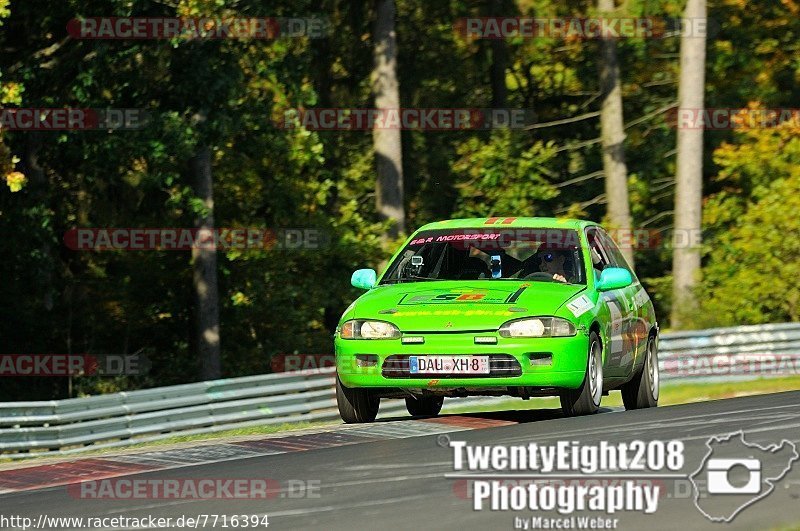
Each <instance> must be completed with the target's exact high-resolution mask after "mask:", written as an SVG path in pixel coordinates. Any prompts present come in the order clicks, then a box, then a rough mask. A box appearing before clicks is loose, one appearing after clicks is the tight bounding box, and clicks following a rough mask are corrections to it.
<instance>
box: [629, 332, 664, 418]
mask: <svg viewBox="0 0 800 531" xmlns="http://www.w3.org/2000/svg"><path fill="white" fill-rule="evenodd" d="M645 356H646V358H645V360H644V365H643V366H642V370H641V371H639V374H638V375H636V376H634V377H633V380H631V381H630V382H628V383H626V384H625V385H623V386H622V389H621V390H622V403H623V404H625V409H626V410H631V409H644V408H646V407H656V406H657V405H658V393H659V385H660V381H659V380H660V378H659V374H658V349H657V348H656V338H655V337H654V336H650V337H649V338H648V340H647V351H646V352H645Z"/></svg>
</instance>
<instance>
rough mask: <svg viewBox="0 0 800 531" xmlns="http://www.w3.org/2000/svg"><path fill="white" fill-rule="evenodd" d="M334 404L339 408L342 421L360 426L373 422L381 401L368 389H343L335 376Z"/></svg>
mask: <svg viewBox="0 0 800 531" xmlns="http://www.w3.org/2000/svg"><path fill="white" fill-rule="evenodd" d="M336 404H337V405H338V406H339V416H341V417H342V420H343V421H345V422H346V423H347V424H360V423H362V422H372V421H373V420H375V417H376V416H378V408H379V407H380V405H381V399H380V397H378V396H376V395H375V394H374V393H372V392H371V391H370V390H369V389H351V388H349V387H345V386H344V385H342V381H341V380H339V377H338V376H337V377H336Z"/></svg>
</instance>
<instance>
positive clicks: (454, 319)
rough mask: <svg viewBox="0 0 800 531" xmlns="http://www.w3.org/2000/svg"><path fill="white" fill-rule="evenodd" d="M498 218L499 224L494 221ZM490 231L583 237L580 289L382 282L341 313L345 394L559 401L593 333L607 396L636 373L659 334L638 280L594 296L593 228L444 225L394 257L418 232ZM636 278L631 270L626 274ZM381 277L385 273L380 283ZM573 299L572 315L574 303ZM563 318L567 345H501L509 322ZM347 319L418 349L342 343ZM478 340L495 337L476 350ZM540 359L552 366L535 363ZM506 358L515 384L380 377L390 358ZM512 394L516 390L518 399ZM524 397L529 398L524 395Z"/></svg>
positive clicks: (524, 283)
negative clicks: (389, 330)
mask: <svg viewBox="0 0 800 531" xmlns="http://www.w3.org/2000/svg"><path fill="white" fill-rule="evenodd" d="M495 220H500V221H499V222H498V221H495ZM496 223H500V224H502V229H503V230H508V229H526V228H535V229H572V230H574V231H576V232H577V233H578V235H579V238H580V250H581V253H582V256H583V266H584V269H585V271H584V278H585V279H586V282H585V284H568V283H561V282H541V281H530V280H516V279H503V280H501V281H500V280H496V279H480V280H433V281H423V282H403V283H396V284H380V281H381V278H378V282H377V283H376V285H375V286H374V287H372V288H371V289H369V290H368V291H367V292H366V293H364V294H363V295H361V296H360V297H359V298H358V299H357V300H356V301H354V302H353V304H351V305H350V307H349V308H347V310H346V311H345V312H344V314H343V315H342V318H341V320H340V322H339V326H338V327H337V330H336V334H335V336H334V343H335V351H336V369H337V373H338V376H339V379H340V380H341V382H342V384H343V385H344V386H346V387H348V388H370V389H374V390H376V392H377V391H378V390H379V389H384V390H386V391H387V395H388V394H390V393H388V391H389V390H397V389H401V388H404V389H419V390H428V391H432V392H443V394H447V393H446V391H448V390H457V389H460V390H462V393H463V392H464V391H465V390H466V394H481V392H480V390H481V389H482V388H487V389H489V388H491V389H493V390H500V391H502V390H503V388H505V389H506V390H508V391H509V392H508V393H502V392H500V393H498V394H515V392H516V393H519V389H522V388H524V389H528V390H529V391H528V392H527V393H530V394H531V395H536V394H543V395H546V394H558V390H562V389H576V388H578V387H580V386H581V384H582V382H583V380H584V376H585V374H586V370H587V358H588V350H589V334H590V331H596V332H597V334H598V335H599V337H600V339H601V342H602V346H603V348H602V359H603V373H604V379H603V388H604V391H606V392H607V391H608V390H610V389H614V388H617V387H619V386H620V385H622V384H624V383H625V382H627V381H628V380H630V379H631V378H632V377H633V375H634V374H636V373H637V372H638V371H640V370H641V369H642V364H643V360H644V358H645V357H646V356H645V352H646V346H647V341H648V338H649V337H650V336H654V335H656V334H657V332H658V325H657V322H656V318H655V312H654V309H653V305H652V303H651V301H650V299H649V297H648V296H647V294H646V292H645V291H644V289H643V288H642V286H641V284H640V283H639V281H638V279H636V277H635V275H633V276H632V278H633V283H632V284H630V285H628V286H626V287H623V288H621V289H612V290H608V291H598V289H597V287H598V283H599V278H598V276H597V275H596V273H595V272H594V271H593V268H592V261H591V255H590V254H589V253H590V250H589V240H588V238H587V231H588V230H594V229H593V228H594V227H597V228H599V225H597V224H595V223H592V222H588V221H580V220H564V219H553V218H522V217H519V218H478V219H462V220H447V221H441V222H436V223H431V224H428V225H425V226H424V227H422V228H420V229H419V230H417V231H416V232H415V233H414V234H413V235H411V237H410V238H409V239H408V240H407V241H406V242H405V244H404V245H403V246H402V247H401V248H400V249H399V250H398V251H397V253H395V255H394V256H393V257H392V259H391V261H390V264H391V263H393V262H394V261H395V259H396V258H397V257H398V255H399V254H401V252H402V250H403V249H405V248H406V246H407V245H408V244H409V242H411V241H413V240H414V238H415V237H416V235H417V234H419V233H421V232H423V231H430V230H439V229H470V230H471V229H481V230H484V229H487V227H490V226H493V225H494V224H496ZM631 273H632V272H631ZM385 274H386V272H384V275H385ZM575 301H577V306H578V308H577V310H576V304H575ZM542 316H547V317H551V316H552V317H560V318H563V319H567V320H569V321H570V322H571V323H572V324H573V325H574V326H575V328H576V330H577V333H576V334H575V335H574V336H571V337H537V338H520V337H501V335H500V334H499V332H498V329H499V328H500V327H501V326H502V325H503V324H504V323H506V322H508V321H510V320H515V319H521V318H526V317H542ZM352 319H369V320H377V321H384V322H389V323H392V324H394V325H395V326H397V327H398V328H399V330H400V332H401V334H402V337H405V338H408V337H410V336H413V337H415V338H420V337H421V338H423V341H424V343H422V344H408V343H404V342H403V340H402V338H396V339H344V338H342V337H341V328H342V325H343V324H344V323H345V322H346V321H348V320H352ZM476 337H481V338H494V340H492V339H488V340H481V341H496V343H492V344H486V343H476V339H475V338H476ZM542 353H545V354H550V355H551V356H550V358H549V361H550V362H549V363H538V361H539V359H538V356H540V355H541V354H542ZM500 354H504V355H509V356H512V357H513V358H514V359H515V360H516V361H517V362H518V363H519V367H520V368H521V374H519V375H516V376H505V375H504V376H483V375H469V376H466V377H459V376H456V375H448V376H447V377H446V378H437V377H435V376H433V377H432V376H430V375H428V376H425V377H410V376H403V377H386V376H384V375H383V374H382V368H383V366H384V362H385V360H386V358H387V357H389V356H396V355H400V356H404V355H488V356H496V355H500ZM357 356H359V357H363V356H370V357H371V358H372V359H374V358H375V357H377V363H375V364H366V365H363V366H362V365H361V364H359V363H357V360H356V357H357ZM515 390H516V391H515ZM527 393H526V394H527Z"/></svg>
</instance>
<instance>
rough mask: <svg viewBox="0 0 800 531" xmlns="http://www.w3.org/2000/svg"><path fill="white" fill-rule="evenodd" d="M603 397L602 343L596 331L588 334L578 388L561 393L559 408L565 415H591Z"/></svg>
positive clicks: (598, 407) (595, 411) (598, 406)
mask: <svg viewBox="0 0 800 531" xmlns="http://www.w3.org/2000/svg"><path fill="white" fill-rule="evenodd" d="M602 398H603V344H602V343H601V342H600V336H598V335H597V332H592V333H590V334H589V352H588V353H587V356H586V374H585V376H584V377H583V383H582V384H581V386H580V387H579V388H578V389H568V390H566V391H564V392H562V393H561V410H562V411H563V412H564V415H566V416H567V417H577V416H580V415H591V414H592V413H597V411H598V410H599V409H600V400H602Z"/></svg>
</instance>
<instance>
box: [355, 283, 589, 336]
mask: <svg viewBox="0 0 800 531" xmlns="http://www.w3.org/2000/svg"><path fill="white" fill-rule="evenodd" d="M585 289H586V287H585V286H581V285H576V284H562V283H560V282H540V281H511V280H500V281H492V280H477V281H472V282H464V281H422V282H410V283H401V284H389V285H380V286H377V287H375V288H373V289H372V290H370V291H369V292H368V293H365V294H364V295H362V296H361V297H360V298H359V299H358V301H357V302H356V304H355V307H354V313H353V317H355V318H359V319H380V320H383V321H389V322H391V323H394V324H395V325H397V326H398V327H399V328H400V330H402V331H403V332H431V331H436V332H449V331H452V332H457V331H465V330H494V329H497V328H499V327H500V325H502V324H503V323H505V322H506V321H508V320H510V319H514V318H516V317H520V318H521V317H526V316H529V315H554V314H555V312H556V310H558V309H559V307H561V306H562V305H563V304H564V303H565V302H567V301H568V300H569V299H571V298H572V297H574V296H575V295H577V294H578V293H579V292H581V291H583V290H585Z"/></svg>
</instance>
